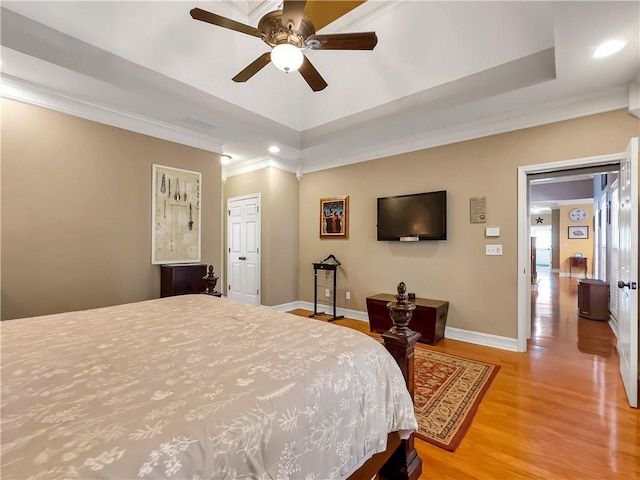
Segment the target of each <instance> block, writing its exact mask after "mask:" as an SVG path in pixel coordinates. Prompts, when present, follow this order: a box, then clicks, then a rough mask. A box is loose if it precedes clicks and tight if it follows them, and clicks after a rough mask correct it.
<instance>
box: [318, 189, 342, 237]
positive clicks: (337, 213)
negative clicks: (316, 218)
mask: <svg viewBox="0 0 640 480" xmlns="http://www.w3.org/2000/svg"><path fill="white" fill-rule="evenodd" d="M320 238H349V197H348V196H344V197H330V198H321V199H320Z"/></svg>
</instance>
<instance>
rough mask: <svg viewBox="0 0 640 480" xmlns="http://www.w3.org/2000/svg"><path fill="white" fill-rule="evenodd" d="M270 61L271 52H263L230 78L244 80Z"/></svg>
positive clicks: (237, 80)
mask: <svg viewBox="0 0 640 480" xmlns="http://www.w3.org/2000/svg"><path fill="white" fill-rule="evenodd" d="M270 61H271V52H265V53H263V54H262V55H260V56H259V57H258V58H256V59H255V60H254V61H253V62H251V63H250V64H249V65H247V67H246V68H245V69H244V70H242V71H241V72H240V73H238V74H237V75H236V76H235V77H233V78H232V80H233V81H234V82H246V81H247V80H249V79H250V78H251V77H253V76H254V75H255V74H256V73H258V72H259V71H260V70H262V69H263V68H264V67H265V66H266V65H267V64H268V63H269V62H270Z"/></svg>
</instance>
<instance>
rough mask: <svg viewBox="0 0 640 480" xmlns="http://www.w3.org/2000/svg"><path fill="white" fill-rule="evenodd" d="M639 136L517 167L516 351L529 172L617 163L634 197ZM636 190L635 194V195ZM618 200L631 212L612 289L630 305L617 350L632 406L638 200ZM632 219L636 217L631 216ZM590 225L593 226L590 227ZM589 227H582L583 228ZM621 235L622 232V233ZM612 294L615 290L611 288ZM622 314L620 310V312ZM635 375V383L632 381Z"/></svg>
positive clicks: (522, 332) (526, 302) (526, 282)
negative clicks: (618, 147)
mask: <svg viewBox="0 0 640 480" xmlns="http://www.w3.org/2000/svg"><path fill="white" fill-rule="evenodd" d="M637 142H638V139H637V138H634V139H632V140H631V142H630V143H629V146H628V148H627V151H626V152H622V153H619V154H612V155H602V156H598V157H588V158H582V159H574V160H567V161H562V162H554V163H548V164H538V165H530V166H525V167H519V168H518V272H519V275H518V351H521V352H525V351H527V340H528V339H529V338H530V337H531V330H532V329H531V327H532V325H531V311H532V305H531V282H530V268H531V265H530V263H531V262H530V258H531V251H530V240H529V238H530V234H531V224H530V222H531V220H530V213H529V204H530V190H529V179H530V175H534V174H541V173H548V172H566V171H569V170H572V169H578V168H588V167H596V168H601V167H606V166H611V165H615V164H618V165H620V168H621V171H624V170H625V169H627V170H628V171H629V174H627V176H626V178H627V179H628V180H627V183H628V184H629V188H628V190H629V192H631V194H630V195H629V197H628V198H631V199H637V192H638V153H637V149H638V147H637V145H638V143H637ZM634 193H635V196H634ZM623 203H624V202H622V200H621V202H620V204H621V206H620V209H621V211H625V212H626V213H630V214H631V215H630V216H629V218H630V219H631V220H629V222H627V223H629V225H626V224H625V225H623V224H622V223H621V224H620V231H621V232H622V231H624V236H625V239H626V240H624V241H623V240H621V241H620V245H621V248H622V245H623V244H625V245H626V244H627V243H628V244H629V248H626V251H628V252H630V253H631V255H632V257H633V255H635V257H633V258H631V259H629V258H628V259H627V261H626V262H625V266H626V267H623V266H622V263H621V264H620V265H621V267H620V268H622V269H623V270H624V268H627V267H628V268H629V271H628V272H627V271H626V270H625V277H626V282H624V283H623V285H624V288H623V287H620V288H621V289H622V291H623V293H622V292H621V291H617V289H616V291H615V294H616V295H620V296H621V298H622V296H623V295H624V298H625V302H626V304H627V305H628V306H629V309H626V307H625V309H624V311H625V312H626V313H625V314H624V319H623V320H622V321H621V322H620V323H621V324H622V325H623V326H624V328H620V329H619V331H618V332H616V333H617V335H618V351H619V352H620V372H621V376H622V378H623V380H624V384H625V390H626V393H627V397H628V400H629V403H630V405H631V406H636V405H637V393H638V392H637V370H638V319H637V294H638V291H637V275H638V263H637V237H638V225H637V216H638V204H637V201H635V203H634V202H626V203H625V204H624V205H622V204H623ZM627 210H628V211H627ZM633 219H635V221H634V220H633ZM592 228H593V227H592ZM586 231H588V229H587V230H585V232H586ZM621 235H622V233H621ZM611 294H612V295H613V294H614V292H611ZM621 317H622V314H621ZM634 379H635V383H634Z"/></svg>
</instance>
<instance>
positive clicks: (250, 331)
mask: <svg viewBox="0 0 640 480" xmlns="http://www.w3.org/2000/svg"><path fill="white" fill-rule="evenodd" d="M1 407H2V412H1V414H2V419H1V421H2V449H1V450H2V451H1V463H2V465H1V466H2V478H4V479H5V480H18V479H20V480H23V479H58V478H59V479H63V478H65V479H66V478H91V479H97V478H101V479H102V478H103V479H124V478H132V479H133V478H180V479H194V480H195V479H216V480H218V479H227V478H228V479H231V478H242V479H256V480H257V479H271V478H273V479H276V478H278V479H309V480H318V479H322V480H324V479H334V478H335V479H339V478H347V477H349V476H350V475H352V474H353V473H354V472H356V470H358V469H359V468H361V467H362V466H363V464H365V463H366V462H367V461H368V460H369V459H370V457H371V456H372V455H373V454H375V453H377V452H383V451H385V450H386V451H388V448H387V439H388V436H389V434H392V435H397V436H398V437H400V438H403V439H407V438H409V436H410V434H411V433H412V432H413V431H414V430H415V429H416V428H417V423H416V420H415V416H414V412H413V403H412V400H411V397H410V395H409V393H408V391H407V388H406V385H405V380H404V377H403V374H402V372H401V370H400V368H399V367H398V365H397V364H396V362H395V361H394V358H393V357H392V356H391V355H389V353H388V352H387V351H386V349H385V348H384V346H382V345H381V344H380V343H379V342H377V341H376V340H375V339H372V338H370V337H368V336H367V335H365V334H362V333H360V332H357V331H355V330H352V329H348V328H344V327H339V326H336V325H332V324H327V323H324V322H320V321H317V320H312V319H306V318H302V317H297V316H294V315H290V314H286V313H282V312H277V311H275V310H273V309H271V308H269V307H256V306H250V305H245V304H241V303H237V302H233V301H231V300H228V299H224V298H217V297H213V296H210V295H184V296H177V297H167V298H162V299H157V300H150V301H146V302H139V303H133V304H127V305H119V306H113V307H105V308H99V309H94V310H87V311H80V312H70V313H63V314H56V315H48V316H44V317H35V318H29V319H20V320H11V321H6V322H3V323H2V404H1ZM392 432H395V433H392ZM389 438H390V437H389ZM404 449H406V445H401V446H400V447H399V448H398V452H400V451H401V450H404ZM396 453H397V452H396ZM385 458H386V457H385ZM365 467H366V464H365ZM369 478H370V477H369Z"/></svg>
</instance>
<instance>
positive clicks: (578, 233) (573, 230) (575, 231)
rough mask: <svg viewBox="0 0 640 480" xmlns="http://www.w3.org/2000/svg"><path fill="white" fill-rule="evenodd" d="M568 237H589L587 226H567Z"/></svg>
mask: <svg viewBox="0 0 640 480" xmlns="http://www.w3.org/2000/svg"><path fill="white" fill-rule="evenodd" d="M569 238H580V239H585V238H589V227H587V226H585V227H569Z"/></svg>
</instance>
